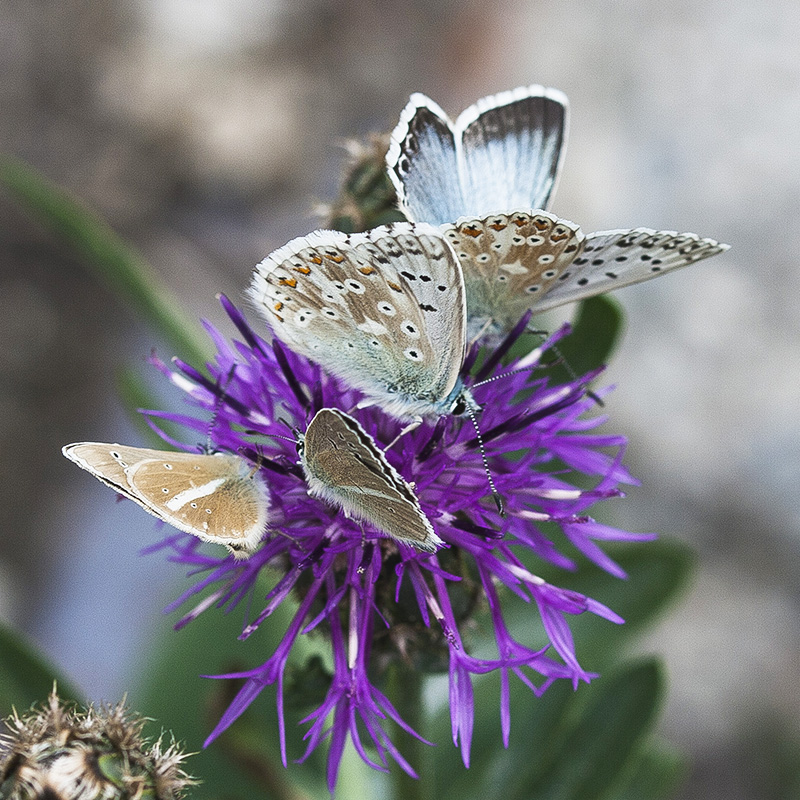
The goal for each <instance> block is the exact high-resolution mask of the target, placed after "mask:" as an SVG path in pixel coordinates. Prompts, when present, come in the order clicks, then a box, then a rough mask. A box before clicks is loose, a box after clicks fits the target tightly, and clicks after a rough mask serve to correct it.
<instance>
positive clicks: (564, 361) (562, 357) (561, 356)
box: [512, 330, 606, 408]
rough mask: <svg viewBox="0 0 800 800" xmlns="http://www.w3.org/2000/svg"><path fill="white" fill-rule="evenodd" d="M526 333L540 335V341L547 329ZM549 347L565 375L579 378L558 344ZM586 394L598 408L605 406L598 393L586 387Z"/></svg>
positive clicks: (545, 334)
mask: <svg viewBox="0 0 800 800" xmlns="http://www.w3.org/2000/svg"><path fill="white" fill-rule="evenodd" d="M528 333H533V334H535V335H537V336H541V337H542V341H544V337H545V336H547V331H539V330H536V331H534V330H529V331H528ZM549 349H550V350H552V351H553V352H554V353H555V354H556V357H557V358H558V360H559V361H560V362H561V364H562V365H563V367H564V369H565V370H566V372H567V375H569V377H570V378H571V379H572V380H573V381H575V382H577V381H579V380H580V377H579V375H578V374H577V373H576V372H575V370H574V369H573V368H572V364H570V363H569V359H567V357H566V356H565V355H564V354H563V353H562V352H561V350H559V349H558V345H555V344H551V345H550V348H549ZM551 366H552V365H551ZM512 374H513V373H512ZM586 396H587V397H589V398H591V399H592V400H594V402H595V403H597V405H598V406H600V408H605V405H606V404H605V403H604V402H603V400H602V399H601V397H600V395H598V394H596V393H595V392H593V391H592V390H591V389H587V390H586Z"/></svg>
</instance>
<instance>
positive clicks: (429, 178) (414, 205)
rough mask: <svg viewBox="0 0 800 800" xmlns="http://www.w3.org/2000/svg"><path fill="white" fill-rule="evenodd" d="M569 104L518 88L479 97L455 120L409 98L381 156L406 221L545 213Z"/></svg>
mask: <svg viewBox="0 0 800 800" xmlns="http://www.w3.org/2000/svg"><path fill="white" fill-rule="evenodd" d="M567 126H568V101H567V98H566V96H565V95H564V94H563V93H562V92H560V91H558V90H557V89H546V88H544V87H543V86H523V87H520V88H518V89H513V90H511V91H507V92H501V93H500V94H496V95H492V96H490V97H484V98H482V99H481V100H478V102H477V103H475V104H474V105H471V106H470V107H469V108H467V109H466V110H465V111H463V112H462V113H461V114H460V115H459V117H458V119H457V120H456V121H455V122H451V120H450V118H449V117H448V116H447V114H445V112H444V111H442V109H441V108H440V107H439V106H438V105H437V104H436V103H434V102H433V100H431V99H430V98H429V97H426V96H425V95H424V94H419V93H415V94H412V95H411V98H410V99H409V101H408V104H407V105H406V107H405V109H403V113H402V114H401V116H400V121H399V123H398V124H397V127H396V128H395V130H394V132H393V133H392V138H391V143H390V145H389V151H388V153H387V154H386V163H387V166H388V172H389V177H390V178H391V180H392V183H393V184H394V187H395V191H396V192H397V197H398V200H399V203H400V209H401V210H402V211H403V213H404V214H405V215H406V216H407V217H408V219H411V220H414V221H416V222H430V223H434V224H437V225H441V224H444V223H451V222H454V221H455V220H457V219H458V218H459V217H462V216H466V215H469V216H474V217H484V216H486V215H488V214H495V213H497V212H499V211H507V210H509V209H516V208H525V209H531V208H536V209H539V208H541V209H546V208H548V205H549V202H550V198H551V196H552V194H553V192H554V191H555V188H556V184H557V182H558V176H559V173H560V171H561V164H562V162H563V159H564V152H565V145H566V139H567Z"/></svg>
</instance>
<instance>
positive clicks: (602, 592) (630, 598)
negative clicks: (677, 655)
mask: <svg viewBox="0 0 800 800" xmlns="http://www.w3.org/2000/svg"><path fill="white" fill-rule="evenodd" d="M603 549H604V550H605V551H606V552H607V553H608V554H609V555H610V556H611V557H612V558H613V559H614V560H615V561H616V562H617V563H618V564H619V565H620V566H621V567H622V568H623V569H624V570H625V571H626V572H627V573H628V578H627V579H625V580H621V579H620V578H615V577H614V576H612V575H609V574H608V573H607V572H605V571H603V570H601V569H600V568H599V567H597V566H595V565H594V564H591V563H587V562H586V560H585V559H581V560H580V568H579V569H578V571H577V572H574V573H568V572H564V571H563V570H559V569H557V568H556V567H553V566H551V565H549V564H548V565H544V564H542V563H541V562H540V561H537V562H535V563H534V562H533V561H531V560H530V559H525V560H526V562H527V565H528V567H529V568H530V569H531V570H532V571H533V572H534V573H536V574H538V575H539V576H541V577H542V578H544V579H545V580H546V581H548V582H551V583H553V584H555V585H556V586H560V587H562V588H564V589H570V590H573V591H576V592H580V593H581V594H584V595H586V596H587V597H591V598H593V599H594V600H598V601H599V602H601V603H603V604H604V605H606V606H609V607H610V608H611V609H613V610H614V611H615V612H616V613H617V614H619V615H620V616H621V617H622V618H623V619H624V620H625V624H624V625H614V624H613V623H611V622H609V621H608V620H605V619H602V618H600V617H597V616H595V615H593V614H588V613H584V614H581V615H579V616H577V617H569V625H570V628H571V629H572V632H573V635H574V638H575V644H576V649H577V653H578V658H579V660H580V662H581V664H582V665H583V666H584V667H585V668H586V669H590V670H594V669H600V670H602V669H604V668H605V667H606V666H607V665H608V664H610V663H612V662H613V661H614V660H616V659H617V658H619V655H620V648H621V646H622V644H623V643H624V642H626V641H628V640H629V639H630V638H631V637H632V636H634V635H636V634H638V633H639V632H641V631H642V630H644V629H646V628H647V627H648V626H650V625H652V623H653V622H654V621H655V620H656V619H658V617H659V616H660V615H661V614H663V613H664V611H665V610H666V609H667V607H668V606H669V605H670V604H671V603H672V602H674V600H675V599H676V598H677V597H679V596H680V594H681V593H682V592H683V590H684V589H685V588H686V586H687V584H688V581H689V578H690V576H691V574H692V569H693V565H694V554H693V553H692V551H691V549H690V548H689V547H688V546H686V545H685V544H683V543H682V542H679V541H677V540H663V539H662V540H657V541H652V542H634V543H614V542H609V543H604V548H603ZM509 600H510V601H511V602H510V603H509V604H508V608H509V609H510V613H509V620H510V624H511V625H512V630H520V629H522V628H523V627H524V626H526V625H527V627H528V628H530V615H531V613H532V612H531V609H530V606H528V605H526V604H524V603H521V602H517V601H516V600H515V598H509ZM540 644H544V640H542V642H533V643H532V645H531V646H540Z"/></svg>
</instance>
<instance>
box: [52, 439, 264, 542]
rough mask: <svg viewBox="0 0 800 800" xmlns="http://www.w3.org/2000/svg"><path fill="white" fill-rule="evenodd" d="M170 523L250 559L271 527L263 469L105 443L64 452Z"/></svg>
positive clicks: (228, 458) (236, 460) (228, 459)
mask: <svg viewBox="0 0 800 800" xmlns="http://www.w3.org/2000/svg"><path fill="white" fill-rule="evenodd" d="M61 452H62V453H63V454H64V455H65V456H66V457H67V458H68V459H70V461H74V462H75V463H76V464H77V465H78V466H79V467H81V468H82V469H85V470H86V471H87V472H90V473H91V474H92V475H94V476H95V478H97V479H98V480H100V481H102V482H103V483H104V484H106V486H110V487H111V488H112V489H114V491H116V492H118V493H119V494H121V495H123V496H124V497H127V498H128V499H129V500H133V502H134V503H138V505H140V506H141V507H142V508H143V509H144V510H145V511H147V512H149V513H150V514H152V515H153V516H155V517H158V518H159V519H160V520H163V521H164V522H166V523H167V524H168V525H172V526H173V527H174V528H178V530H181V531H185V532H186V533H191V534H192V535H193V536H196V537H197V538H198V539H202V540H203V541H204V542H212V543H213V544H222V545H225V547H227V548H228V550H230V552H231V553H233V555H234V557H235V558H246V557H247V556H249V555H250V554H251V553H253V552H254V551H255V550H256V549H257V547H258V545H259V544H260V542H261V538H262V536H263V534H264V532H265V531H266V529H267V517H268V511H269V499H268V494H267V489H266V486H265V485H264V483H263V482H262V481H261V479H260V478H259V477H258V474H257V473H258V470H257V468H255V467H253V466H252V465H251V464H249V463H248V462H247V461H245V459H243V458H241V457H240V456H236V455H229V454H224V453H214V454H202V453H181V452H169V451H165V450H148V449H145V448H142V447H127V446H125V445H119V444H103V443H101V442H78V443H76V444H68V445H66V446H65V447H64V448H63V449H62V451H61Z"/></svg>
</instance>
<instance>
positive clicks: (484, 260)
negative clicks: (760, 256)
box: [386, 86, 728, 336]
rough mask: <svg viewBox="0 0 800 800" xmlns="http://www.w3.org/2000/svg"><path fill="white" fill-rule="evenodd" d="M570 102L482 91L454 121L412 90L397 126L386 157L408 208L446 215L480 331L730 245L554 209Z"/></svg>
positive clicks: (537, 93)
mask: <svg viewBox="0 0 800 800" xmlns="http://www.w3.org/2000/svg"><path fill="white" fill-rule="evenodd" d="M566 102H567V101H566V97H564V95H562V94H561V93H560V92H558V91H557V90H555V89H542V87H539V86H537V87H529V88H527V89H525V88H520V89H515V90H513V91H510V92H502V93H501V94H498V95H494V96H492V97H486V98H483V99H482V100H479V101H478V102H477V103H475V105H473V106H470V108H468V109H467V110H466V111H464V112H463V113H462V114H461V115H460V116H459V118H458V120H457V121H456V123H455V124H454V125H453V124H451V123H450V122H449V120H448V119H447V117H446V115H445V114H444V112H442V111H441V109H440V108H439V107H438V106H437V105H436V104H435V103H433V101H431V100H429V99H428V98H426V97H424V95H412V97H411V100H410V101H409V103H408V105H407V106H406V108H405V109H404V110H403V113H402V115H401V117H400V122H399V124H398V125H397V127H396V128H395V131H394V133H393V134H392V141H391V144H390V146H389V151H388V153H387V156H386V160H387V164H388V168H389V170H388V171H389V177H390V178H391V179H392V182H393V183H394V186H395V189H396V191H397V195H398V200H399V203H400V208H401V210H402V211H403V212H404V213H405V214H406V215H407V216H408V217H409V219H415V220H425V221H427V222H436V223H437V224H440V225H441V227H442V230H443V231H444V232H445V234H446V235H447V237H448V240H449V241H450V243H451V244H452V245H453V247H454V249H455V250H456V252H457V254H458V257H459V261H460V263H461V267H462V270H463V273H464V282H465V288H466V297H467V318H468V331H469V335H470V336H474V335H477V334H478V333H483V334H486V333H489V334H501V333H505V332H507V331H508V330H510V328H511V327H513V325H514V324H515V323H516V322H517V320H518V319H519V318H520V317H521V316H522V314H524V313H525V312H526V311H527V310H528V309H531V310H532V311H534V312H537V313H538V312H540V311H546V310H548V309H550V308H554V307H556V306H559V305H563V304H565V303H569V302H573V301H576V300H584V299H586V298H588V297H593V296H595V295H598V294H603V293H604V292H608V291H611V290H612V289H615V288H620V287H622V286H628V285H630V284H633V283H639V282H641V281H645V280H648V279H650V278H655V277H657V276H658V275H661V274H663V273H665V272H670V271H672V270H675V269H678V268H679V267H685V266H687V265H689V264H692V263H694V262H695V261H699V260H701V259H703V258H708V257H709V256H713V255H716V254H717V253H721V252H723V251H725V250H727V249H728V245H724V244H720V243H719V242H716V241H715V240H713V239H701V238H700V237H698V236H697V235H696V234H694V233H677V232H675V231H655V230H651V229H649V228H634V229H629V230H613V231H599V232H597V233H590V234H584V233H583V232H582V231H581V230H580V228H579V227H578V226H577V225H575V224H574V223H572V222H569V221H567V220H562V219H558V218H557V217H555V216H553V215H552V214H548V213H547V212H546V211H544V209H546V208H547V205H548V202H549V199H550V196H551V194H552V191H553V189H554V188H555V184H556V181H557V178H558V174H559V171H560V166H561V160H562V157H563V154H564V147H563V145H564V142H565V140H566V120H567V117H566V108H567V106H566ZM559 107H561V108H562V110H563V113H560V112H559ZM514 209H519V210H514ZM531 209H532V210H531Z"/></svg>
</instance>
